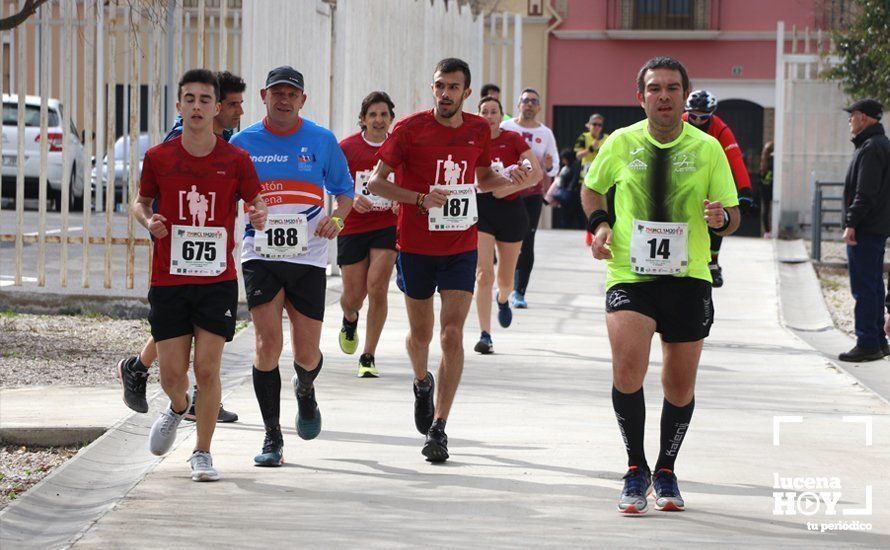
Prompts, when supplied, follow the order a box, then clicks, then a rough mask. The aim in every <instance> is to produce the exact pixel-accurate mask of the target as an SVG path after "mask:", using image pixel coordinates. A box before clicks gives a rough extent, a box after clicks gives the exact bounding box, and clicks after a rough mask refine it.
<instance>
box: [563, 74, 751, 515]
mask: <svg viewBox="0 0 890 550" xmlns="http://www.w3.org/2000/svg"><path fill="white" fill-rule="evenodd" d="M688 93H689V77H688V76H687V73H686V69H685V68H684V67H683V65H682V64H680V62H679V61H677V60H675V59H672V58H669V57H656V58H653V59H650V60H649V61H648V62H646V64H645V65H643V67H642V68H641V69H640V72H639V75H638V77H637V93H636V99H637V101H638V102H639V103H640V106H641V107H643V110H645V111H646V120H643V121H641V122H638V123H636V124H633V125H631V126H628V127H626V128H622V129H620V130H618V131H616V132H614V133H613V134H612V136H611V137H610V138H609V140H608V141H606V143H604V144H603V146H602V148H601V149H600V151H599V154H598V155H597V157H596V159H595V160H594V162H593V165H592V166H591V168H590V170H589V171H588V173H587V176H586V177H585V179H584V186H583V187H582V192H581V202H582V204H583V206H584V212H585V214H587V216H588V224H587V225H588V231H590V233H592V234H593V236H594V237H593V243H592V244H591V247H590V248H591V251H592V252H593V257H594V258H596V259H598V260H606V263H607V276H606V327H607V329H608V331H609V342H610V344H611V347H612V365H613V387H612V405H613V407H614V409H615V415H616V416H617V418H618V426H619V428H620V430H621V435H622V437H623V439H624V442H625V447H626V450H627V455H628V466H629V469H628V472H627V474H626V475H625V476H624V488H623V490H622V492H621V496H620V498H619V502H618V510H619V511H620V512H622V513H628V514H640V513H644V512H646V510H647V509H648V505H647V501H646V495H647V494H648V493H649V489H650V488H652V486H653V485H654V493H655V508H656V509H657V510H683V509H684V508H685V503H684V501H683V498H682V496H681V495H680V490H679V488H678V486H677V477H676V475H674V462H675V460H676V457H677V452H678V451H679V450H680V445H681V444H682V442H683V437H684V436H685V434H686V430H687V429H688V427H689V422H690V420H691V419H692V411H693V409H694V407H695V399H694V392H695V376H696V371H697V370H698V362H699V358H700V357H701V351H702V344H703V343H704V338H705V337H706V336H708V333H709V331H710V327H711V323H712V322H713V318H714V306H713V302H712V301H711V274H710V271H709V269H708V261H709V260H710V252H709V243H710V239H709V237H708V227H711V228H712V229H713V230H714V231H715V232H716V233H717V234H718V235H729V234H731V233H732V232H734V231H735V230H736V229H737V228H738V225H739V211H738V197H737V195H736V190H735V186H734V184H733V179H732V173H731V171H730V169H729V164H728V162H727V161H726V155H724V153H723V149H722V147H721V146H720V143H719V142H718V141H717V140H716V139H714V138H713V137H711V136H709V135H707V134H705V133H704V132H702V131H700V130H698V129H696V128H695V127H693V126H691V125H689V124H687V123H685V122H683V121H682V120H681V119H680V115H682V114H683V104H684V100H685V98H686V96H687V95H688ZM612 187H615V221H614V227H612V226H611V225H610V223H609V214H608V213H607V212H606V197H605V195H606V192H607V191H608V190H609V189H610V188H612ZM655 332H658V333H660V334H661V341H662V349H663V350H664V369H663V373H662V386H663V389H664V402H663V406H662V411H661V450H660V452H659V456H658V461H657V463H656V464H655V474H654V475H652V474H651V473H650V469H649V465H648V464H647V462H646V456H645V453H644V452H643V428H644V425H645V418H646V404H645V400H644V398H643V379H644V378H645V376H646V370H647V369H648V367H649V349H650V345H651V342H652V337H653V336H654V334H655Z"/></svg>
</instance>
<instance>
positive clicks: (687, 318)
mask: <svg viewBox="0 0 890 550" xmlns="http://www.w3.org/2000/svg"><path fill="white" fill-rule="evenodd" d="M615 311H636V312H637V313H642V314H643V315H645V316H646V317H650V318H652V319H654V320H655V323H656V326H655V331H656V332H658V333H660V334H661V339H662V340H663V341H665V342H669V343H672V342H697V341H699V340H702V339H704V338H706V337H707V336H708V334H709V333H710V331H711V324H712V323H713V322H714V302H713V301H712V300H711V283H709V282H707V281H703V280H701V279H694V278H692V277H669V276H666V277H659V278H658V279H656V280H654V281H648V282H644V283H619V284H616V285H614V286H612V288H610V289H609V290H608V291H607V292H606V312H607V313H612V312H615Z"/></svg>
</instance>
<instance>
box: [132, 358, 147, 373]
mask: <svg viewBox="0 0 890 550" xmlns="http://www.w3.org/2000/svg"><path fill="white" fill-rule="evenodd" d="M133 370H137V371H139V372H145V371H147V370H148V367H147V366H145V365H143V364H142V358H140V357H139V356H138V355H137V356H136V362H134V363H133Z"/></svg>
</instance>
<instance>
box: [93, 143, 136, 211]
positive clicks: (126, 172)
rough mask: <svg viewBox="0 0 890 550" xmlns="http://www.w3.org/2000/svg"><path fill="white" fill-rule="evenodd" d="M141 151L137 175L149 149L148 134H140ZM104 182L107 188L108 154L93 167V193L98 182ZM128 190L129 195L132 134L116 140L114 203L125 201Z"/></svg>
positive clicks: (128, 199)
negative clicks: (100, 175)
mask: <svg viewBox="0 0 890 550" xmlns="http://www.w3.org/2000/svg"><path fill="white" fill-rule="evenodd" d="M138 143H139V152H138V154H137V158H138V159H139V161H138V162H139V165H138V166H139V168H138V170H137V171H136V174H137V177H138V174H141V173H142V160H143V159H144V158H145V152H146V151H148V149H149V146H150V143H149V138H148V134H139V141H138ZM100 173H101V174H102V178H101V180H100V179H99V174H100ZM97 181H101V182H102V188H103V189H105V188H106V187H107V186H108V155H105V158H103V159H102V163H101V164H99V163H96V166H94V167H93V172H92V189H93V193H95V191H96V182H97ZM124 190H126V194H127V195H129V192H130V191H129V190H130V136H121V137H119V138H117V141H115V142H114V203H115V204H120V203H122V202H124V193H125V191H124ZM132 198H133V197H129V196H128V197H127V201H126V202H128V203H129V202H131V200H132Z"/></svg>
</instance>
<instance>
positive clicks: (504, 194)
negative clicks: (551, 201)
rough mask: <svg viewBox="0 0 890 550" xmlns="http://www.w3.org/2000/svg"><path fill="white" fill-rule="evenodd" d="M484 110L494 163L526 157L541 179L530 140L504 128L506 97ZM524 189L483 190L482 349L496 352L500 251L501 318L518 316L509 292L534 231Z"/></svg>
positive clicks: (506, 322) (501, 168)
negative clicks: (521, 193)
mask: <svg viewBox="0 0 890 550" xmlns="http://www.w3.org/2000/svg"><path fill="white" fill-rule="evenodd" d="M479 115H480V116H482V117H483V118H484V119H485V120H486V121H488V124H489V126H490V127H491V167H492V168H493V169H494V170H495V171H496V172H498V173H499V174H504V173H505V172H506V171H507V170H512V169H515V168H517V167H518V166H519V165H520V164H521V163H525V162H526V161H527V162H528V163H529V164H530V165H531V168H532V176H531V178H530V180H529V181H532V182H538V181H540V179H541V177H542V175H541V167H540V165H539V164H538V160H537V159H536V158H535V155H534V153H532V151H531V149H530V148H529V146H528V144H527V143H526V141H525V140H524V139H523V138H522V136H520V135H519V134H518V133H516V132H511V131H508V130H501V128H500V123H501V121H502V120H503V117H504V109H503V107H502V106H501V102H500V101H499V100H497V99H495V98H493V97H484V98H482V100H481V101H480V102H479ZM518 191H519V190H517V189H515V188H511V189H509V190H501V191H494V192H492V193H479V194H478V195H477V196H476V202H477V205H478V208H479V222H478V228H479V249H478V251H479V259H478V263H477V265H476V293H475V294H476V313H477V314H478V315H479V328H480V329H482V334H481V335H480V337H479V342H478V343H477V344H476V347H475V348H474V349H475V350H476V351H477V352H479V353H481V354H489V353H492V352H494V344H493V343H492V340H491V295H492V285H493V284H494V279H495V273H494V252H495V247H496V248H497V254H498V272H497V282H498V295H497V301H498V323H500V325H501V326H502V327H504V328H506V327H509V326H510V323H511V322H512V320H513V312H512V311H511V309H510V303H509V300H508V298H509V296H510V291H511V290H512V289H513V275H514V273H515V271H516V262H517V260H518V259H519V252H520V250H521V248H522V240H523V238H524V237H525V234H526V233H528V224H529V220H528V213H527V212H526V209H525V206H524V205H523V204H522V201H518V200H516V199H518V198H519V193H518Z"/></svg>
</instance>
